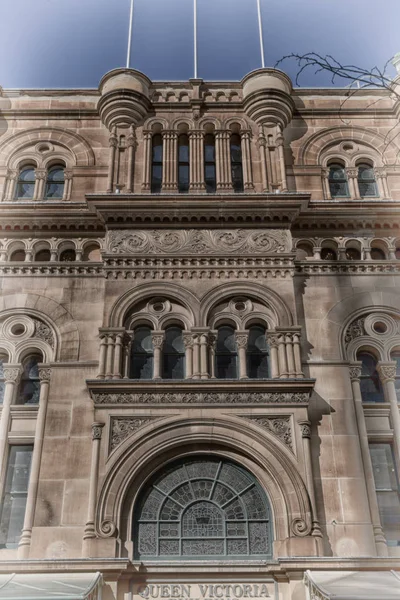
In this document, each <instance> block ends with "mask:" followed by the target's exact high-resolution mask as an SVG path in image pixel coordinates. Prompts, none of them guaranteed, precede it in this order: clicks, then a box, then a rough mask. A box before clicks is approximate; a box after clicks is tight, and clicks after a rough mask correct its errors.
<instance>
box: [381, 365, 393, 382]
mask: <svg viewBox="0 0 400 600" xmlns="http://www.w3.org/2000/svg"><path fill="white" fill-rule="evenodd" d="M377 370H378V372H379V375H380V377H381V379H382V381H383V382H386V381H395V379H396V366H395V365H385V364H378V367H377Z"/></svg>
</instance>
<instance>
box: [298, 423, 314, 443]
mask: <svg viewBox="0 0 400 600" xmlns="http://www.w3.org/2000/svg"><path fill="white" fill-rule="evenodd" d="M299 425H300V431H301V437H302V438H308V439H310V438H311V423H310V421H300V422H299Z"/></svg>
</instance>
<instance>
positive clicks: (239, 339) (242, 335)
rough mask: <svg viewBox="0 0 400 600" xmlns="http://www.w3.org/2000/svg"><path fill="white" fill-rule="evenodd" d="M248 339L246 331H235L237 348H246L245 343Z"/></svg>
mask: <svg viewBox="0 0 400 600" xmlns="http://www.w3.org/2000/svg"><path fill="white" fill-rule="evenodd" d="M248 339H249V333H248V331H237V332H236V333H235V341H236V345H237V347H238V348H244V349H246V348H247V342H248Z"/></svg>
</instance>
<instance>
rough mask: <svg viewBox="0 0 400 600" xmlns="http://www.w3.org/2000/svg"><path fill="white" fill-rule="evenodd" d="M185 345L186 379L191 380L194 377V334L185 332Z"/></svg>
mask: <svg viewBox="0 0 400 600" xmlns="http://www.w3.org/2000/svg"><path fill="white" fill-rule="evenodd" d="M182 337H183V345H184V346H185V373H186V379H191V378H192V375H193V334H192V333H191V332H184V333H183V335H182Z"/></svg>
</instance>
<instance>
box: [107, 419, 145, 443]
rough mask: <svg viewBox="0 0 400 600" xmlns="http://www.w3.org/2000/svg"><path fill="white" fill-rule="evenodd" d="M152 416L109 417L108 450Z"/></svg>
mask: <svg viewBox="0 0 400 600" xmlns="http://www.w3.org/2000/svg"><path fill="white" fill-rule="evenodd" d="M152 420H153V417H115V418H112V419H111V432H110V450H114V449H115V448H116V447H117V446H119V445H120V444H121V443H122V442H123V441H124V440H125V439H126V438H127V437H128V436H129V435H130V434H131V433H134V432H135V431H136V430H137V429H139V427H143V425H146V424H147V423H149V422H150V421H152Z"/></svg>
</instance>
